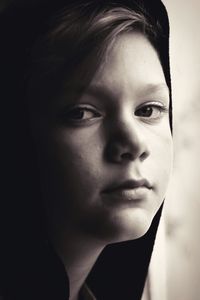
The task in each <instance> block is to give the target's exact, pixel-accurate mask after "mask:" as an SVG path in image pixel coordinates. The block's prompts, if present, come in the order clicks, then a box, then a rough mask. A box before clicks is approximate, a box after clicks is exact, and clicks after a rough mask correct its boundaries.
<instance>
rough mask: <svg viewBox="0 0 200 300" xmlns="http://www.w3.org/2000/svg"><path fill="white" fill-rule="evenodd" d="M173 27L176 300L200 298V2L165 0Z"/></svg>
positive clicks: (171, 228)
mask: <svg viewBox="0 0 200 300" xmlns="http://www.w3.org/2000/svg"><path fill="white" fill-rule="evenodd" d="M163 3H164V4H165V5H166V7H167V10H168V13H169V18H170V23H171V47H170V52H171V72H172V85H173V100H174V148H175V150H174V152H175V157H174V170H173V177H172V181H171V185H170V189H169V193H168V196H167V199H166V200H167V201H166V203H165V204H166V205H165V215H166V221H167V224H166V225H167V249H166V250H167V268H168V273H167V274H168V275H167V290H168V298H167V299H170V300H179V299H181V300H199V299H200V259H199V255H200V163H199V154H200V1H199V0H190V1H185V0H184V1H183V0H163Z"/></svg>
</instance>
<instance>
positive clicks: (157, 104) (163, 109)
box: [135, 102, 169, 122]
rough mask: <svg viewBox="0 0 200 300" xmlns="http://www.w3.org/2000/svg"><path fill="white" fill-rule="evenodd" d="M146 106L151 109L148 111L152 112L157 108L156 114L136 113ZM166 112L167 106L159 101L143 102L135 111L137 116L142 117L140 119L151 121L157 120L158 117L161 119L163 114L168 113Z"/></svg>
mask: <svg viewBox="0 0 200 300" xmlns="http://www.w3.org/2000/svg"><path fill="white" fill-rule="evenodd" d="M148 108H150V109H152V111H150V112H152V114H153V113H154V112H155V110H157V112H158V115H157V116H154V117H152V114H151V116H144V115H139V114H137V113H138V112H142V110H144V109H148ZM153 110H154V111H153ZM168 112H169V109H168V107H167V106H165V105H163V104H161V103H160V102H150V103H146V104H143V105H141V106H140V107H139V108H137V109H136V111H135V115H136V116H137V117H139V118H142V119H144V120H146V121H148V122H152V121H158V120H159V119H161V117H162V116H163V114H165V113H168Z"/></svg>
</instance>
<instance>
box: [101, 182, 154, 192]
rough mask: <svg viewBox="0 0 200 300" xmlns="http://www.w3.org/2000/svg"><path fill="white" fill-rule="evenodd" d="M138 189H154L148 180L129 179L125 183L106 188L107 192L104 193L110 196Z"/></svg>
mask: <svg viewBox="0 0 200 300" xmlns="http://www.w3.org/2000/svg"><path fill="white" fill-rule="evenodd" d="M138 188H146V189H152V188H153V187H152V185H151V184H150V183H149V181H148V180H147V179H140V180H134V179H129V180H126V181H123V182H122V183H114V184H111V185H109V186H108V187H106V189H105V190H103V193H106V194H109V193H113V192H117V191H123V190H134V189H138Z"/></svg>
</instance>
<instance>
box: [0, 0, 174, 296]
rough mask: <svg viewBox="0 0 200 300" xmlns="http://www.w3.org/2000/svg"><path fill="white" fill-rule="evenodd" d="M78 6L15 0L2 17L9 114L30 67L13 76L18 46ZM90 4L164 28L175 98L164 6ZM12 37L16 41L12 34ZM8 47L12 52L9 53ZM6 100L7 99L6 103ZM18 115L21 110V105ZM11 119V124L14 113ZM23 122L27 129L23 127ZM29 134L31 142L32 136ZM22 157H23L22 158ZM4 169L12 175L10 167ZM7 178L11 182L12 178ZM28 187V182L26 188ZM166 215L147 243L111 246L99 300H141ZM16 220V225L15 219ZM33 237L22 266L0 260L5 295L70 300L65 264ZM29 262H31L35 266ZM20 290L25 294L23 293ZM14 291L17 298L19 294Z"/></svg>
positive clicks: (98, 277)
mask: <svg viewBox="0 0 200 300" xmlns="http://www.w3.org/2000/svg"><path fill="white" fill-rule="evenodd" d="M76 2H77V3H79V2H82V1H79V0H74V1H67V0H65V1H64V0H55V1H51V2H50V1H48V0H42V1H39V0H37V1H36V0H35V1H34V0H32V1H28V0H26V1H25V0H24V1H23V0H13V1H10V2H9V4H8V5H7V7H6V8H5V9H4V11H2V15H1V26H2V27H1V28H3V33H2V34H1V37H2V42H3V43H2V45H3V47H1V48H2V49H1V51H3V53H2V54H1V59H2V58H3V60H4V62H3V66H4V68H3V69H2V70H1V73H3V76H4V80H5V82H6V83H5V86H4V88H5V89H6V90H7V94H6V97H7V103H8V104H5V105H6V106H8V107H6V109H8V111H9V105H11V104H10V98H11V95H12V91H9V88H10V82H11V83H14V85H15V88H16V89H18V85H19V86H20V85H21V79H20V77H17V78H16V74H18V72H21V75H22V74H23V72H24V67H25V63H24V65H23V63H22V61H23V60H21V61H20V64H19V65H18V67H17V69H18V70H17V73H16V74H14V73H13V72H12V63H13V62H15V61H16V60H17V57H18V56H19V57H21V59H22V58H23V57H26V49H25V48H24V49H23V51H22V50H21V49H18V44H20V43H22V44H23V40H25V42H26V44H27V43H30V44H31V42H32V41H33V40H34V36H35V35H36V34H37V33H38V32H39V31H40V26H41V23H42V22H43V21H44V20H45V18H46V17H47V16H48V15H49V14H51V13H52V12H55V11H56V10H58V9H60V8H62V7H63V6H66V4H67V5H70V3H73V4H75V3H76ZM90 2H91V5H93V6H94V5H95V6H98V7H99V8H101V6H103V5H104V3H105V2H106V3H111V5H113V6H117V5H118V4H120V5H123V6H126V7H130V8H133V9H134V10H135V9H136V10H139V11H141V12H143V13H144V14H145V15H146V16H148V18H150V19H151V21H152V23H153V24H155V25H156V26H160V27H161V31H162V34H161V35H160V37H159V40H158V44H157V48H158V52H159V55H160V60H161V64H162V66H163V70H164V74H165V78H166V82H167V85H168V87H169V90H170V97H171V80H170V67H169V22H168V16H167V12H166V9H165V7H164V5H163V4H162V2H161V1H160V0H135V1H134V0H113V1H109V0H108V1H106V0H105V1H104V0H99V1H98V0H91V1H90ZM30 24H31V27H30ZM16 26H18V32H16V31H15V27H16ZM30 28H31V31H30ZM11 32H12V35H11V34H10V33H11ZM13 32H15V34H13ZM22 33H23V34H22ZM6 45H9V46H8V47H6ZM13 50H14V51H13ZM14 53H15V54H14ZM5 62H6V64H5ZM17 80H18V81H17ZM11 86H12V85H11ZM9 93H10V94H9ZM6 97H5V98H4V99H6ZM15 105H16V104H15ZM170 108H171V109H170V125H171V129H172V103H171V102H170ZM16 109H18V110H19V109H20V108H19V104H18V107H17V108H16ZM22 109H23V108H22ZM10 118H12V113H11V116H10ZM13 118H14V119H16V116H13ZM21 122H22V125H23V122H24V121H21ZM8 126H9V125H8ZM7 130H8V132H9V130H10V131H13V128H10V129H9V128H8V129H7ZM26 134H27V136H28V133H26ZM27 139H28V138H27ZM18 142H19V141H18V140H17V138H16V137H14V138H13V140H12V143H11V141H7V145H8V148H11V149H12V148H13V145H12V144H13V143H18ZM30 145H31V142H30ZM18 154H19V157H20V155H21V154H20V153H18ZM6 155H7V156H8V153H6ZM6 155H5V157H6ZM16 156H17V155H16ZM27 159H30V157H28V158H27ZM11 161H12V159H11ZM32 164H34V162H32ZM5 169H6V170H7V169H8V167H7V165H6V168H5ZM8 171H9V170H8ZM8 175H9V180H10V174H8ZM12 176H13V178H14V177H15V176H17V174H15V176H14V175H13V174H12ZM9 180H8V182H9ZM11 180H12V179H11ZM15 185H16V186H15V187H16V190H15V193H17V191H18V186H17V183H15ZM25 185H26V182H25V184H24V186H25ZM29 188H31V189H32V188H33V190H34V187H30V186H29V185H28V184H27V186H25V188H24V193H25V192H26V189H27V194H28V189H29ZM7 190H8V189H7ZM7 195H9V192H7ZM10 197H11V194H10ZM8 198H9V196H8ZM33 198H34V195H33ZM5 201H6V200H5ZM8 202H9V200H8ZM15 205H16V204H14V206H13V211H14V210H15V208H16V210H17V208H18V207H17V205H16V207H15ZM26 205H27V204H26ZM26 205H25V209H26V208H27V209H28V210H30V209H31V208H30V207H26ZM7 206H8V204H5V206H4V207H3V211H6V213H7V214H8V213H9V214H10V210H9V208H8V207H7ZM32 209H35V208H32ZM161 212H162V207H161V208H160V209H159V211H158V212H157V214H156V216H155V217H154V219H153V222H152V225H151V227H150V229H149V230H148V232H147V233H146V234H145V235H144V236H143V237H141V238H139V239H137V240H133V241H128V242H123V243H117V244H113V245H109V246H107V247H106V248H105V249H104V250H103V252H102V253H101V255H100V257H99V258H98V260H97V262H96V264H95V266H94V267H93V270H92V272H91V274H90V275H89V277H88V279H87V283H88V285H89V286H90V288H91V290H92V291H93V292H94V294H95V295H96V297H97V299H98V300H112V299H113V300H122V299H125V300H129V299H130V300H139V299H141V295H142V292H143V288H144V283H145V279H146V276H147V271H148V266H149V262H150V258H151V254H152V250H153V245H154V241H155V236H156V232H157V228H158V224H159V220H160V216H161ZM11 218H12V212H11ZM13 218H14V219H15V216H14V213H13ZM2 220H3V222H4V228H5V226H7V227H6V228H7V236H8V237H9V236H10V232H11V231H12V226H11V225H10V223H9V222H8V221H7V220H4V218H2ZM28 222H29V220H28V219H27V223H28ZM23 225H24V223H22V224H21V228H22V227H23ZM38 227H39V225H38ZM23 230H24V229H23ZM33 231H34V229H33ZM28 234H29V235H30V233H29V232H27V243H26V245H25V248H24V249H23V251H21V249H20V247H18V246H16V248H17V249H18V250H17V251H18V252H17V251H16V253H15V254H16V255H15V256H17V255H18V261H17V262H16V260H15V259H12V258H11V261H10V260H8V259H7V258H8V257H9V259H10V257H11V256H12V251H11V253H7V252H6V248H5V249H4V248H2V249H3V250H1V251H2V253H1V257H2V258H3V259H1V265H2V270H3V271H2V274H0V275H2V278H3V279H0V280H1V282H3V284H2V290H3V291H4V294H9V293H10V292H9V289H10V288H9V287H10V286H11V285H12V286H13V288H14V290H16V291H18V292H19V297H18V298H9V299H20V300H22V299H29V300H30V299H43V300H45V299H48V300H51V299H52V300H53V299H54V300H55V299H57V300H66V299H67V297H68V296H67V295H68V287H67V284H66V283H67V277H66V274H65V271H64V268H63V266H62V264H61V262H60V260H59V259H58V257H57V256H56V254H55V253H54V251H53V250H52V249H51V247H50V246H49V245H48V243H45V244H42V245H40V247H41V248H40V247H39V248H37V249H34V248H33V245H32V243H31V241H28ZM7 236H5V237H3V242H4V245H6V247H8V248H9V247H11V248H12V246H13V243H15V245H19V244H20V243H22V244H23V245H24V244H25V243H24V241H22V239H23V237H21V240H20V238H19V237H18V238H16V237H13V240H14V242H13V241H12V243H11V242H10V241H9V238H8V237H7ZM2 245H3V244H2ZM30 249H31V250H30ZM41 249H42V250H41ZM29 250H30V251H32V252H33V251H35V252H34V253H35V257H34V259H32V257H29V254H28V252H29ZM40 250H41V251H40ZM30 261H32V262H31V263H30ZM26 262H27V263H26ZM9 264H10V267H9ZM14 268H21V270H22V274H23V275H22V277H21V278H19V277H18V275H17V274H18V273H17V272H16V273H15V272H14V273H13V269H14ZM52 270H53V272H52ZM52 273H53V274H52ZM11 274H12V276H11ZM50 274H51V275H50ZM56 282H57V283H56ZM21 288H22V289H23V292H22V293H21V292H20V291H19V290H20V289H21ZM14 290H13V293H15V292H14Z"/></svg>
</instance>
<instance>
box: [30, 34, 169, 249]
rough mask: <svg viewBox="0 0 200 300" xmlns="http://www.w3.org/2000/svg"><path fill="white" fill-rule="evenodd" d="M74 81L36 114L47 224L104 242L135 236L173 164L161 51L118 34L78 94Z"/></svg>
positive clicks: (162, 193) (157, 204) (161, 195)
mask: <svg viewBox="0 0 200 300" xmlns="http://www.w3.org/2000/svg"><path fill="white" fill-rule="evenodd" d="M85 66H87V68H88V67H89V66H90V64H89V62H87V63H86V64H85ZM79 86H80V81H79V80H77V81H76V80H74V81H73V85H72V87H71V88H70V92H69V91H68V92H63V94H62V97H58V99H55V101H54V102H55V103H53V105H52V106H51V108H47V109H46V112H45V113H44V115H41V116H39V118H38V117H37V120H42V121H37V122H39V131H37V130H36V129H35V131H36V132H35V135H36V136H37V147H38V152H39V154H40V160H41V180H42V185H43V190H44V197H45V203H46V204H45V205H46V210H47V217H48V222H49V226H50V227H51V228H53V229H52V230H54V231H59V234H60V235H63V237H64V235H65V234H66V233H67V232H69V231H71V232H73V234H83V235H84V234H85V235H87V236H91V237H93V238H96V239H99V240H102V241H104V243H111V242H117V241H123V240H128V239H135V238H138V237H140V236H142V235H144V234H145V233H146V231H147V230H148V229H149V227H150V225H151V222H152V219H153V217H154V216H155V214H156V212H157V211H158V209H159V207H160V205H161V203H162V201H163V199H164V197H165V192H166V188H167V184H168V180H169V176H170V171H171V160H172V139H171V131H170V125H169V112H168V109H169V91H168V88H167V85H166V82H165V77H164V74H163V70H162V67H161V64H160V61H159V58H158V55H157V53H156V51H155V50H154V48H153V47H152V46H151V44H150V42H149V41H148V40H147V39H146V38H145V37H144V36H143V35H142V34H139V33H128V34H123V35H121V36H120V37H118V39H117V40H116V42H115V44H114V46H113V48H112V50H110V51H109V53H108V54H107V57H106V58H105V60H104V63H103V64H102V65H101V67H100V68H99V69H98V70H97V72H96V73H95V75H94V77H93V78H92V80H91V82H90V83H89V85H88V87H87V88H86V90H85V91H84V93H83V94H82V95H81V96H79V97H75V96H74V95H75V92H76V89H78V88H79ZM73 89H74V91H73ZM33 119H34V116H33Z"/></svg>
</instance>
